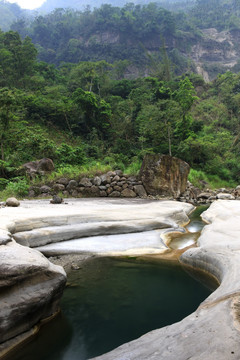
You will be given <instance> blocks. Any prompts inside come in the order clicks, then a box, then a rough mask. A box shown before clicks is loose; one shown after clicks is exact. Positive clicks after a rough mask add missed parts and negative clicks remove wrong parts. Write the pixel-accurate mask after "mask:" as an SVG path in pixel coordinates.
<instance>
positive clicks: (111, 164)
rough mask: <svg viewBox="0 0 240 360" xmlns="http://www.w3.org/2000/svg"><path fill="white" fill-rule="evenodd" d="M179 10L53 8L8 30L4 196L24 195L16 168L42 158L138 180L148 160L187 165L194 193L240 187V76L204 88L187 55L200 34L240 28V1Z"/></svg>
mask: <svg viewBox="0 0 240 360" xmlns="http://www.w3.org/2000/svg"><path fill="white" fill-rule="evenodd" d="M1 5H5V2H1V1H0V6H1ZM178 5H179V7H180V6H183V8H184V9H189V10H188V12H185V13H183V12H182V13H179V12H170V11H168V10H166V9H163V8H162V7H160V6H158V5H157V4H154V3H149V4H147V5H143V6H141V5H134V4H126V5H124V7H123V8H118V7H115V6H111V5H106V4H105V5H103V6H102V7H100V8H98V9H94V10H92V11H90V10H89V8H86V9H85V10H83V11H72V10H69V9H67V10H63V9H57V10H55V11H54V12H52V13H50V14H48V15H46V16H37V17H36V18H35V20H34V21H33V22H31V23H30V25H29V24H26V23H25V21H24V19H19V20H17V21H15V23H14V24H13V25H12V30H11V31H8V32H2V31H0V190H2V189H3V188H6V194H8V193H10V192H17V193H21V194H22V196H24V194H25V193H26V191H27V180H26V179H25V178H24V177H22V174H21V172H19V171H18V168H19V167H20V166H21V164H23V163H25V162H27V161H31V160H35V159H39V158H42V157H51V158H52V159H53V161H54V163H55V164H56V168H57V170H56V171H57V173H58V174H59V175H60V174H64V173H68V174H71V173H72V174H73V173H74V174H75V173H77V172H79V169H80V168H81V169H83V170H81V171H84V169H85V171H90V172H91V171H94V170H92V169H95V170H96V171H97V169H99V168H101V169H106V168H108V169H109V168H121V169H123V170H126V168H128V171H130V172H131V171H133V172H137V171H138V169H139V167H140V164H141V161H142V159H143V156H144V155H145V154H146V153H163V154H171V155H173V156H177V157H180V158H182V159H183V160H185V161H187V162H188V163H189V164H190V165H191V167H192V168H193V170H192V172H191V180H192V181H193V182H194V183H195V184H198V180H199V179H202V180H203V181H205V182H209V181H210V182H212V183H214V184H219V185H220V184H222V182H221V181H222V180H223V181H228V182H230V183H231V182H239V180H240V179H239V178H240V164H239V152H240V136H239V130H240V75H239V74H238V73H237V74H234V73H232V72H229V71H228V72H226V73H224V74H222V75H217V70H216V79H215V80H214V81H213V82H212V83H208V84H206V83H205V82H204V80H203V79H202V78H201V76H199V75H196V74H194V73H193V71H194V66H193V65H192V63H191V62H190V61H189V60H188V58H187V57H186V54H187V53H188V52H189V51H191V46H192V44H193V43H194V41H195V40H196V39H202V38H203V35H202V33H201V32H200V30H199V28H206V27H212V26H214V27H216V28H217V29H218V30H219V31H220V30H229V29H230V30H231V31H237V30H238V29H240V23H239V17H238V12H240V8H239V6H240V3H239V2H238V1H237V0H229V1H227V0H224V1H223V0H221V1H216V0H210V1H206V0H197V1H196V3H195V2H191V1H189V2H188V4H186V3H185V5H184V4H181V3H179V4H178ZM171 6H172V5H171V3H170V2H169V3H168V4H165V7H168V8H169V9H171ZM17 31H18V32H17ZM19 33H20V34H19ZM20 35H21V36H20ZM31 38H32V39H33V40H31ZM34 44H35V45H34ZM183 54H184V55H183ZM238 66H239V65H236V66H235V70H236V71H239V69H240V68H239V69H238ZM143 72H144V74H145V75H144V74H143ZM129 74H131V76H130V75H129ZM146 74H148V76H146ZM220 179H221V180H220ZM216 186H217V185H216Z"/></svg>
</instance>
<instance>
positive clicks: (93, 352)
mask: <svg viewBox="0 0 240 360" xmlns="http://www.w3.org/2000/svg"><path fill="white" fill-rule="evenodd" d="M209 294H210V290H208V289H207V288H206V287H204V286H203V285H202V284H200V283H198V282H197V281H195V280H194V279H193V278H191V277H190V276H189V275H188V274H187V273H185V272H184V271H183V269H182V268H181V267H180V266H173V265H170V266H166V265H163V264H156V265H155V264H154V265H153V264H147V263H136V262H134V261H120V260H119V259H114V258H100V259H94V260H91V261H90V262H88V265H87V266H86V267H83V268H82V269H80V270H77V271H73V272H72V274H71V275H70V276H69V279H68V286H67V288H66V290H65V292H64V296H63V298H62V301H61V308H62V314H61V315H60V316H58V317H57V318H56V319H55V320H53V321H52V322H51V323H49V324H47V325H45V326H44V327H43V328H42V329H41V331H40V333H39V334H38V336H37V337H36V338H35V339H34V340H33V341H32V342H31V343H30V344H28V345H27V346H25V347H24V348H23V349H22V350H21V351H19V352H18V354H17V355H16V356H11V360H20V359H21V360H32V359H34V360H43V359H44V360H86V359H90V358H91V357H94V356H97V355H100V354H103V353H105V352H108V351H110V350H112V349H114V348H115V347H117V346H119V345H121V344H123V343H125V342H128V341H130V340H133V339H136V338H137V337H139V336H141V335H143V334H144V333H146V332H148V331H150V330H153V329H156V328H160V327H163V326H166V325H168V324H172V323H174V322H177V321H179V320H181V319H183V318H184V317H185V316H187V315H188V314H190V313H191V312H193V311H194V310H195V309H196V308H197V307H198V305H199V304H200V302H202V301H203V300H204V299H205V298H206V297H207V296H208V295H209Z"/></svg>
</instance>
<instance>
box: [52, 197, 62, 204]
mask: <svg viewBox="0 0 240 360" xmlns="http://www.w3.org/2000/svg"><path fill="white" fill-rule="evenodd" d="M62 202H63V199H62V198H61V197H60V196H57V195H53V198H52V200H50V203H51V204H61V203H62Z"/></svg>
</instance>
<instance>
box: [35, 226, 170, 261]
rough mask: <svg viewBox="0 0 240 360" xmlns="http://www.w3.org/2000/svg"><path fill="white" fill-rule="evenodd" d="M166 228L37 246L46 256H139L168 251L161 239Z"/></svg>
mask: <svg viewBox="0 0 240 360" xmlns="http://www.w3.org/2000/svg"><path fill="white" fill-rule="evenodd" d="M164 231H165V230H164V229H162V230H153V231H144V232H141V233H131V234H129V233H128V234H118V235H106V236H93V237H85V238H81V239H75V240H69V241H62V242H58V243H54V244H48V245H45V246H40V247H37V248H36V249H37V250H39V251H41V253H43V254H44V255H46V256H57V255H65V254H83V253H88V254H89V253H90V254H96V255H108V256H114V255H115V256H117V255H122V256H124V255H125V256H137V255H143V254H145V255H146V254H159V253H163V252H165V251H168V247H167V246H166V245H165V244H164V242H163V241H162V239H161V233H162V232H164Z"/></svg>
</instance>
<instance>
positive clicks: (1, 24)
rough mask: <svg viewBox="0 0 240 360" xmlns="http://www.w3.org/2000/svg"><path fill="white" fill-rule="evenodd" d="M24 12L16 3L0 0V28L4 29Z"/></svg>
mask: <svg viewBox="0 0 240 360" xmlns="http://www.w3.org/2000/svg"><path fill="white" fill-rule="evenodd" d="M24 13H25V11H24V10H22V9H21V8H20V7H19V6H18V5H17V4H10V3H8V2H6V1H3V0H0V29H1V30H3V31H6V30H8V29H9V28H10V26H11V24H12V23H13V22H14V21H16V20H17V19H18V18H19V17H21V16H22V15H23V14H24Z"/></svg>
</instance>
